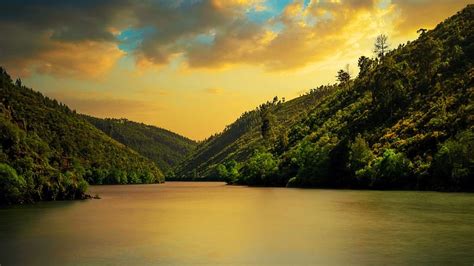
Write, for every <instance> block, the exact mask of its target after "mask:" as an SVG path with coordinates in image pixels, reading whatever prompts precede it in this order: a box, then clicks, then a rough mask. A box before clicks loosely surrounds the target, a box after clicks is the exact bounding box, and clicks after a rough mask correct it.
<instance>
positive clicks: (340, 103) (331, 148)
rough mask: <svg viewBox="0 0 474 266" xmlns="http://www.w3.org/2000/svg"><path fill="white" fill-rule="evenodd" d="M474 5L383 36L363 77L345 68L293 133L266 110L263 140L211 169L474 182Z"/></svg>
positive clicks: (375, 182) (308, 181) (470, 185)
mask: <svg viewBox="0 0 474 266" xmlns="http://www.w3.org/2000/svg"><path fill="white" fill-rule="evenodd" d="M473 14H474V5H469V6H468V7H466V8H465V9H464V10H463V11H461V12H459V13H458V14H457V15H455V16H454V17H452V18H450V19H448V20H446V21H445V22H443V23H441V24H440V25H438V26H437V27H436V29H434V30H433V31H426V30H424V29H422V30H420V31H419V33H420V37H419V38H418V40H416V41H414V42H409V43H407V44H406V45H400V46H399V47H397V48H396V49H393V50H390V43H389V39H388V37H387V36H385V35H381V36H379V37H378V38H377V40H376V43H375V45H374V53H375V57H374V58H369V57H366V56H362V57H361V58H360V59H359V62H358V67H359V74H358V76H357V77H356V78H355V79H352V77H351V74H350V73H349V71H347V70H341V71H339V72H338V73H337V78H338V80H339V83H338V84H336V85H334V86H329V87H330V88H328V89H327V91H328V95H327V96H325V97H324V100H322V101H320V102H318V103H317V104H316V105H315V108H314V109H313V111H311V112H309V113H308V114H307V115H306V116H305V117H304V118H303V119H302V120H301V121H300V122H298V123H296V124H294V125H292V126H291V127H290V128H289V130H288V131H287V133H286V135H284V136H275V135H272V134H268V132H272V123H271V119H265V118H264V117H262V119H261V132H260V133H261V135H260V139H261V140H260V142H259V143H260V144H261V145H260V146H259V147H257V148H256V149H255V151H254V152H253V153H252V154H251V155H250V156H248V157H247V158H246V159H244V160H227V161H225V162H223V163H220V164H217V165H215V167H212V171H210V175H213V176H219V177H221V178H223V179H224V180H226V181H227V182H228V183H232V184H246V185H256V186H289V187H293V186H296V187H331V188H367V189H430V190H450V191H472V190H474V152H473V151H474V132H473V130H474V128H473V127H474V123H473V120H474V102H473V99H474V87H473V84H474V83H473V81H474V80H473V79H474V69H473V62H474V58H473V55H474V46H473V43H474V35H473V31H474V20H473V19H472V18H473ZM303 97H304V96H303ZM266 116H267V117H271V116H272V115H271V113H270V114H267V115H266ZM269 121H270V122H269ZM273 126H275V127H278V124H274V125H273ZM281 140H283V141H281ZM282 144H284V145H282Z"/></svg>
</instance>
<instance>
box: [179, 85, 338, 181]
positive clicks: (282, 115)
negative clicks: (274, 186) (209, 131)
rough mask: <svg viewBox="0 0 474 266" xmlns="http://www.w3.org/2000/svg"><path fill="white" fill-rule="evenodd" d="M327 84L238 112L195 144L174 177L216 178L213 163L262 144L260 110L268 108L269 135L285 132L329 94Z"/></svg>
mask: <svg viewBox="0 0 474 266" xmlns="http://www.w3.org/2000/svg"><path fill="white" fill-rule="evenodd" d="M330 90H331V87H321V88H319V89H318V90H313V91H311V92H310V93H308V94H306V95H303V96H301V97H298V98H295V99H293V100H290V101H286V102H285V101H282V100H278V99H274V100H273V101H268V102H267V103H265V104H262V105H261V106H260V107H258V108H256V109H255V110H252V111H250V112H245V113H244V114H242V115H241V116H240V117H239V118H238V119H237V120H236V121H235V122H234V123H232V124H231V125H229V126H227V127H226V129H225V130H224V131H223V132H221V133H219V134H216V135H214V136H211V137H210V138H209V139H207V140H205V141H203V142H202V143H199V144H198V146H197V149H196V151H195V152H193V153H192V154H191V155H190V156H189V157H188V158H187V159H186V160H185V161H184V162H183V163H182V164H180V165H179V166H178V167H177V169H176V178H183V179H192V178H209V179H215V178H218V177H216V176H215V175H214V171H213V170H214V168H215V166H216V165H217V164H219V163H223V162H225V161H228V160H237V161H243V160H245V159H246V158H247V157H248V156H249V155H250V154H251V153H252V152H253V150H254V149H257V148H259V147H261V146H262V145H264V144H263V137H262V109H265V110H269V113H271V120H272V125H274V126H273V127H272V135H273V136H274V138H275V139H276V138H278V137H280V136H282V135H285V134H287V131H288V129H289V128H291V126H293V125H294V124H296V123H297V122H299V121H300V120H301V119H302V118H304V117H305V116H307V113H308V112H309V111H310V110H312V109H313V108H314V107H315V105H316V103H318V102H319V101H320V100H321V99H323V98H324V97H325V96H326V95H327V94H329V93H330Z"/></svg>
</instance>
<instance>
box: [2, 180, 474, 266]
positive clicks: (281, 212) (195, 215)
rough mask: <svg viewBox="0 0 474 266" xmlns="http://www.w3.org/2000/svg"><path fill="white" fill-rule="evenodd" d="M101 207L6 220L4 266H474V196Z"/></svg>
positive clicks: (140, 189) (149, 200)
mask: <svg viewBox="0 0 474 266" xmlns="http://www.w3.org/2000/svg"><path fill="white" fill-rule="evenodd" d="M90 192H91V193H92V194H95V193H99V194H100V195H101V197H102V199H101V200H87V201H76V202H50V203H41V204H36V205H33V206H23V207H15V208H9V209H0V264H1V265H2V266H7V265H28V264H38V265H84V264H94V265H142V264H163V265H171V264H172V265H184V264H201V265H208V264H227V265H233V264H236V265H242V264H244V265H249V264H251V265H263V264H269V265H270V264H271V265H275V264H279V265H297V264H305V265H308V264H309V265H314V264H320V265H357V264H361V265H362V264H363V265H367V264H370V265H384V264H427V265H433V264H440V265H446V264H459V265H473V264H474V195H473V194H448V193H433V192H380V191H347V190H302V189H284V188H248V187H235V186H226V185H224V184H222V183H179V182H170V183H167V184H164V185H134V186H100V187H92V188H91V191H90Z"/></svg>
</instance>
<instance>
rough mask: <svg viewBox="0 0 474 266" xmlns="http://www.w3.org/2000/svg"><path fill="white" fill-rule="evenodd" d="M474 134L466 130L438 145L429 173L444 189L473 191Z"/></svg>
mask: <svg viewBox="0 0 474 266" xmlns="http://www.w3.org/2000/svg"><path fill="white" fill-rule="evenodd" d="M473 150H474V132H473V131H472V130H466V131H464V132H462V133H460V134H458V135H457V136H456V137H455V138H451V139H449V140H447V141H446V142H445V143H443V144H442V145H440V147H439V150H438V152H437V153H436V155H435V157H434V161H433V163H432V168H431V172H432V173H433V175H434V176H435V177H436V178H437V182H438V184H433V185H434V186H443V187H444V188H451V189H452V188H454V189H457V190H474V153H473V152H472V151H473Z"/></svg>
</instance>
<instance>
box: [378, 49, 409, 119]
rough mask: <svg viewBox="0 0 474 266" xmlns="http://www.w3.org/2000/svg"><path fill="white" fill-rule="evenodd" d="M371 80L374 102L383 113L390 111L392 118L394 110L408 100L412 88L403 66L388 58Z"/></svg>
mask: <svg viewBox="0 0 474 266" xmlns="http://www.w3.org/2000/svg"><path fill="white" fill-rule="evenodd" d="M371 82H372V84H371V86H370V87H371V90H372V103H373V104H374V106H375V107H376V108H377V109H378V110H379V111H380V112H381V113H383V112H388V114H389V115H390V118H392V117H393V114H394V112H395V111H397V110H398V109H400V107H402V106H403V105H404V104H405V103H406V102H407V97H408V96H407V91H408V90H409V88H410V81H409V80H408V78H407V77H406V75H405V73H404V71H403V68H402V66H400V65H398V64H395V62H394V61H393V60H392V59H391V58H387V60H385V62H384V63H383V64H382V65H379V67H377V69H376V70H375V71H374V75H373V77H372V80H371Z"/></svg>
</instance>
